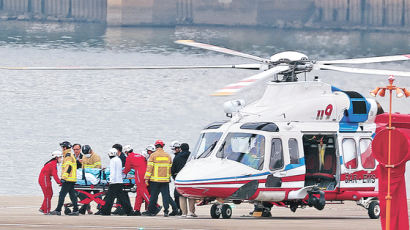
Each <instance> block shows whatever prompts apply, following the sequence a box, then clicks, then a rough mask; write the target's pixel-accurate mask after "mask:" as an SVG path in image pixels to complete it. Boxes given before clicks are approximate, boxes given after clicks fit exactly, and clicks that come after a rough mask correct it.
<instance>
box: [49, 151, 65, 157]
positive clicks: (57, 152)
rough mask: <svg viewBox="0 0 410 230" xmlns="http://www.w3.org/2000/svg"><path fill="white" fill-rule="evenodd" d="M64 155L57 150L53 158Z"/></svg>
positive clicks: (52, 155)
mask: <svg viewBox="0 0 410 230" xmlns="http://www.w3.org/2000/svg"><path fill="white" fill-rule="evenodd" d="M62 156H63V153H62V152H61V151H60V150H56V151H54V152H52V153H51V157H62Z"/></svg>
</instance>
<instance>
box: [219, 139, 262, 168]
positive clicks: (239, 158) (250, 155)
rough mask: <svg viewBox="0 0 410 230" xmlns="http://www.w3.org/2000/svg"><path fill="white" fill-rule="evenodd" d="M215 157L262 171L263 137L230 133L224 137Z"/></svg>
mask: <svg viewBox="0 0 410 230" xmlns="http://www.w3.org/2000/svg"><path fill="white" fill-rule="evenodd" d="M216 156H217V157H219V158H226V159H228V160H233V161H236V162H239V163H242V164H244V165H247V166H249V167H252V168H254V169H258V170H262V168H263V162H264V160H263V158H264V156H265V137H264V136H262V135H259V134H253V133H230V134H228V135H227V136H226V138H225V140H224V142H223V143H222V146H221V148H220V149H219V151H218V153H217V154H216Z"/></svg>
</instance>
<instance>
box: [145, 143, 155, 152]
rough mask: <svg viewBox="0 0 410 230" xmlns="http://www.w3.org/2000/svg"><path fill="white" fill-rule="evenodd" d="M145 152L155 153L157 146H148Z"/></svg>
mask: <svg viewBox="0 0 410 230" xmlns="http://www.w3.org/2000/svg"><path fill="white" fill-rule="evenodd" d="M145 150H147V151H152V152H155V146H154V145H148V146H147V147H146V148H145Z"/></svg>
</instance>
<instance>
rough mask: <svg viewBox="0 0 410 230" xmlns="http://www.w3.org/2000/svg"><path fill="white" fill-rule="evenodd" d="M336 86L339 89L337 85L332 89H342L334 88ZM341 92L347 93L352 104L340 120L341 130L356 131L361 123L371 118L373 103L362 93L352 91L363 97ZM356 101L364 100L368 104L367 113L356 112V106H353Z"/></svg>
mask: <svg viewBox="0 0 410 230" xmlns="http://www.w3.org/2000/svg"><path fill="white" fill-rule="evenodd" d="M334 88H335V89H337V88H336V87H333V86H332V91H340V90H339V89H338V90H334ZM341 92H343V93H345V94H346V96H347V97H348V98H349V100H350V106H349V109H348V110H345V112H344V113H345V114H344V116H343V118H342V119H341V120H340V122H339V132H356V131H357V130H358V128H359V123H360V122H365V121H367V119H368V118H369V116H368V114H369V111H370V107H371V104H370V103H369V102H368V101H367V100H366V98H364V97H363V96H362V95H361V94H359V93H357V92H352V93H356V94H359V95H360V96H361V97H356V96H353V97H351V96H350V95H349V93H348V92H345V91H341ZM354 102H355V103H360V102H364V103H365V104H366V113H357V112H356V113H354V106H353V103H354Z"/></svg>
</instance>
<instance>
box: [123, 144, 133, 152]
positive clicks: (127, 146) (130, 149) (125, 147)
mask: <svg viewBox="0 0 410 230" xmlns="http://www.w3.org/2000/svg"><path fill="white" fill-rule="evenodd" d="M122 150H124V152H127V153H129V152H131V151H132V147H131V145H126V146H124V148H123V149H122Z"/></svg>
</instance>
